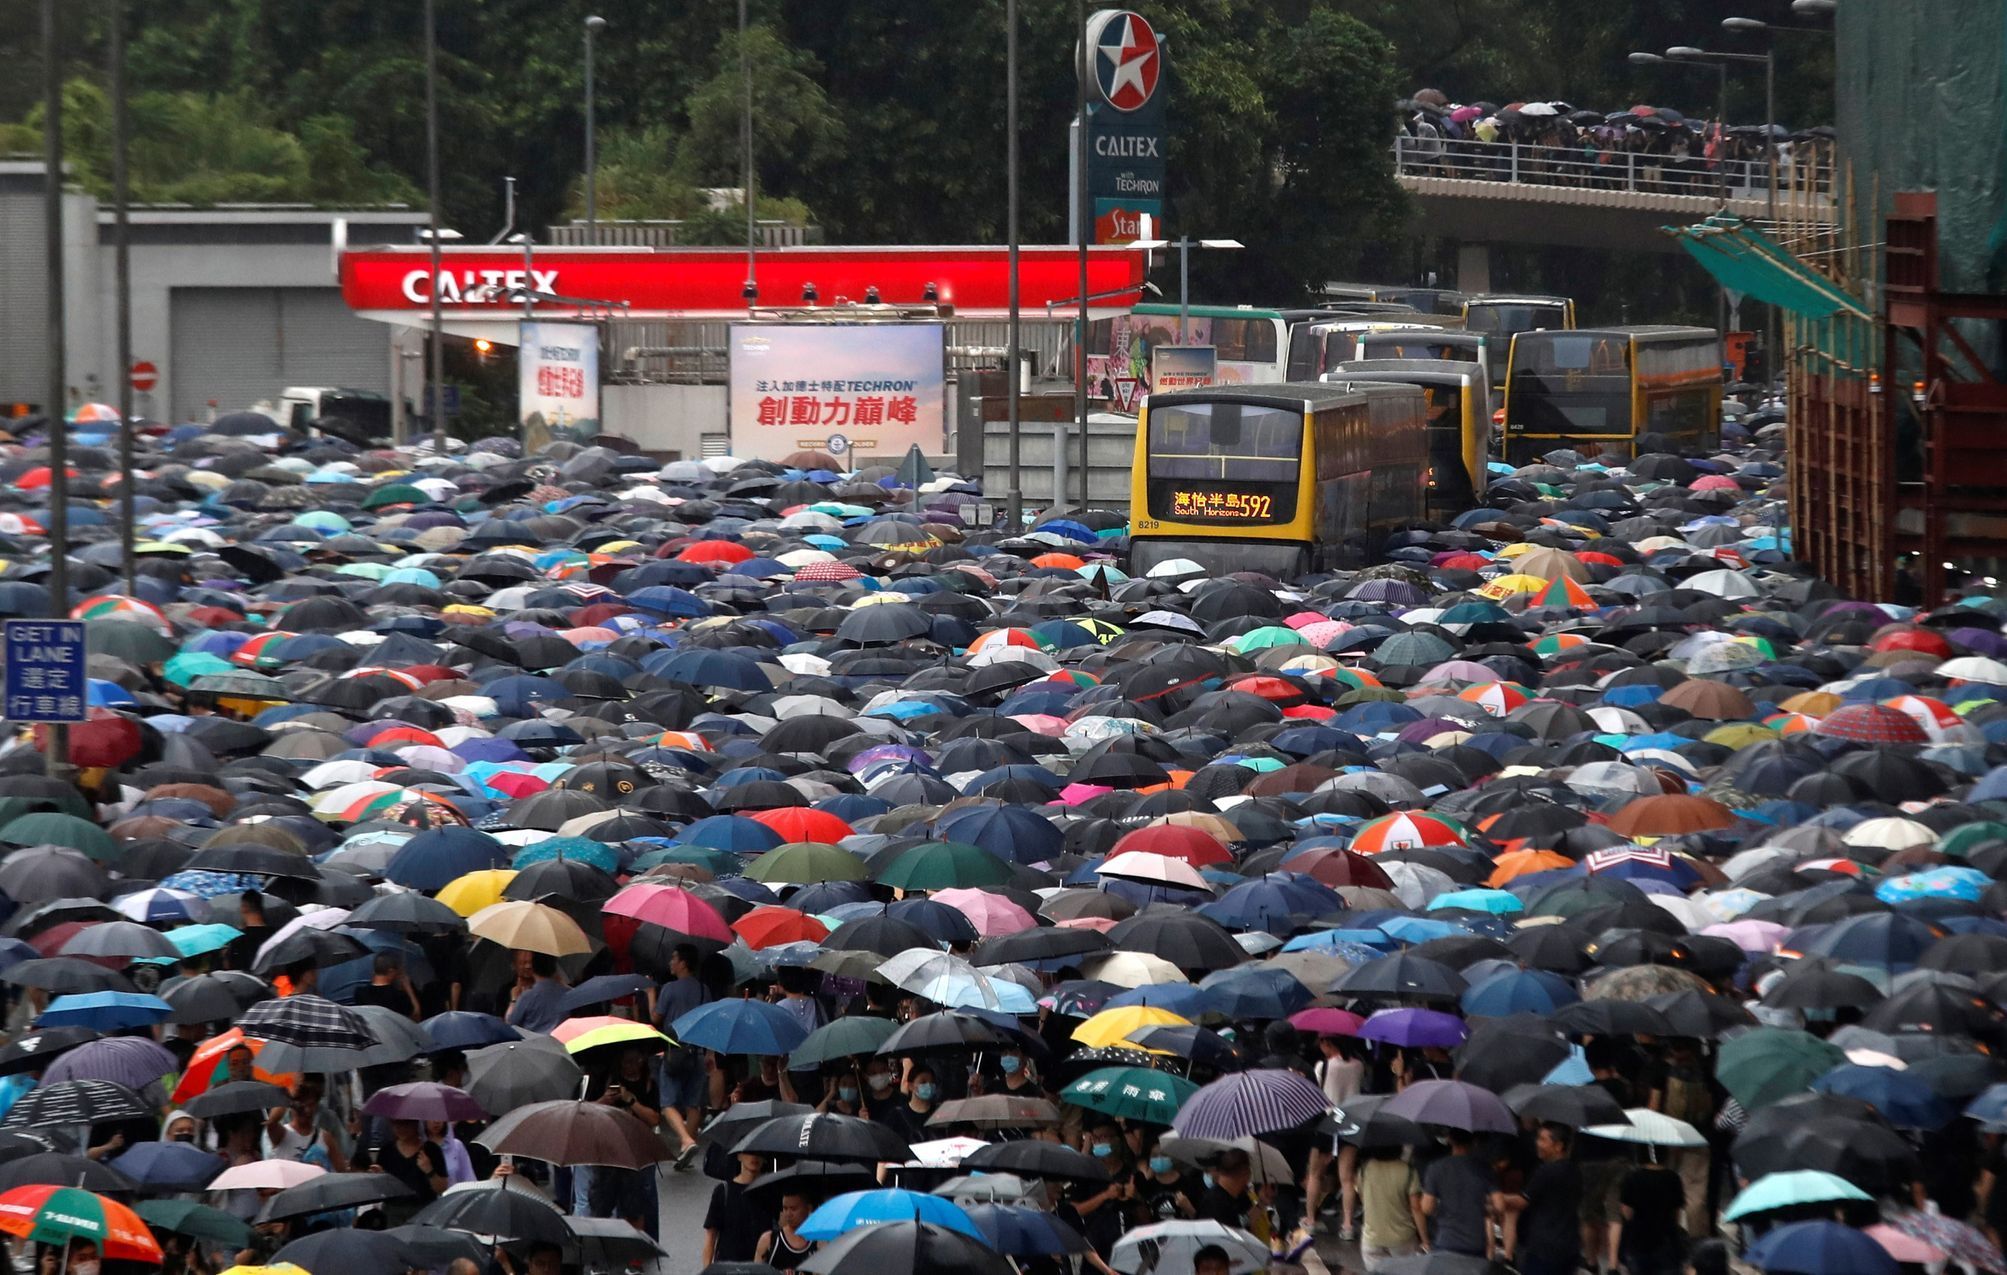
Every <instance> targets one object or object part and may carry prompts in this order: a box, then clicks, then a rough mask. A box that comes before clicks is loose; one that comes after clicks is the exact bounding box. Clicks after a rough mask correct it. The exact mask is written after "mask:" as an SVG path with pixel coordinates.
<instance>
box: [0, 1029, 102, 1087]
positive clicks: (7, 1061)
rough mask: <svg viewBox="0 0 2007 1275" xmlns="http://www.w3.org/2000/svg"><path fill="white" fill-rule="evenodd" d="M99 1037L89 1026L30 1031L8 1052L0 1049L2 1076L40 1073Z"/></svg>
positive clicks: (6, 1049) (8, 1047)
mask: <svg viewBox="0 0 2007 1275" xmlns="http://www.w3.org/2000/svg"><path fill="white" fill-rule="evenodd" d="M100 1035H101V1033H99V1032H96V1031H93V1030H91V1029H90V1028H88V1027H45V1028H43V1029H42V1030H41V1031H38V1032H29V1033H28V1034H27V1035H25V1036H22V1037H21V1038H20V1039H19V1040H16V1041H14V1042H13V1043H12V1044H10V1045H8V1046H7V1047H6V1048H5V1049H0V1076H12V1075H16V1074H18V1073H20V1072H24V1071H40V1070H42V1068H44V1067H46V1066H48V1065H49V1060H50V1059H52V1058H55V1057H56V1056H57V1055H59V1054H64V1053H67V1052H69V1051H70V1050H72V1049H75V1048H76V1047H77V1046H78V1045H82V1044H86V1043H88V1042H90V1041H93V1040H96V1039H98V1037H99V1036H100Z"/></svg>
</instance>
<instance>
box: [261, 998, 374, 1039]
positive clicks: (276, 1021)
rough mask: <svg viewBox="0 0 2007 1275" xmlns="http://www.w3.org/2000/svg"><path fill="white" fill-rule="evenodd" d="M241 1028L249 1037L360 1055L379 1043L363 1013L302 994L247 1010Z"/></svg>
mask: <svg viewBox="0 0 2007 1275" xmlns="http://www.w3.org/2000/svg"><path fill="white" fill-rule="evenodd" d="M238 1026H239V1027H241V1028H242V1029H243V1032H244V1034H245V1035H246V1036H248V1037H251V1038H253V1039H256V1040H267V1041H271V1042H272V1043H273V1044H278V1045H292V1046H294V1047H296V1048H299V1049H334V1050H354V1051H358V1052H360V1051H361V1050H365V1049H368V1048H369V1047H370V1046H371V1045H373V1044H375V1043H376V1037H375V1036H374V1035H372V1034H371V1033H370V1030H369V1024H367V1023H365V1022H364V1021H363V1019H362V1016H361V1015H360V1014H357V1013H356V1012H355V1011H354V1010H351V1009H349V1008H347V1007H345V1006H342V1005H337V1004H335V1003H334V1002H333V1001H331V1000H327V999H325V998H323V997H319V996H313V995H309V994H305V993H302V994H301V995H298V996H287V997H285V998H283V999H280V1000H271V1001H261V1002H259V1003H258V1004H256V1005H253V1006H251V1008H249V1009H247V1010H245V1011H244V1017H243V1018H241V1019H239V1020H238Z"/></svg>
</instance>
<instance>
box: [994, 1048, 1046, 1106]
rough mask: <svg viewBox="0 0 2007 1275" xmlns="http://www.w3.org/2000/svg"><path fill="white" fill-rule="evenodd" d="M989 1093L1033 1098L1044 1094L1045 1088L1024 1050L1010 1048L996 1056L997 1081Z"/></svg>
mask: <svg viewBox="0 0 2007 1275" xmlns="http://www.w3.org/2000/svg"><path fill="white" fill-rule="evenodd" d="M991 1092H992V1093H1006V1094H1015V1095H1018V1096H1020V1097H1026V1098H1034V1097H1037V1096H1039V1095H1040V1094H1042V1093H1044V1092H1045V1086H1044V1085H1042V1084H1040V1083H1039V1079H1038V1071H1037V1069H1036V1068H1034V1067H1033V1066H1032V1064H1031V1059H1030V1058H1029V1057H1027V1056H1026V1054H1025V1052H1024V1050H1022V1049H1015V1048H1010V1049H1005V1050H1004V1051H1003V1052H1002V1053H1001V1054H998V1055H997V1080H996V1082H995V1085H994V1087H993V1088H992V1089H991Z"/></svg>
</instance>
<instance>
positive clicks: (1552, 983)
mask: <svg viewBox="0 0 2007 1275" xmlns="http://www.w3.org/2000/svg"><path fill="white" fill-rule="evenodd" d="M1580 999H1582V998H1581V997H1580V996H1579V995H1577V994H1576V991H1575V985H1574V984H1573V983H1572V982H1570V981H1569V980H1567V979H1565V978H1562V977H1561V976H1560V975H1559V974H1552V973H1549V972H1548V971H1546V970H1529V969H1518V968H1513V969H1507V970H1500V971H1499V972H1498V973H1496V974H1493V975H1491V976H1489V977H1488V978H1483V979H1480V980H1479V981H1477V982H1475V983H1472V984H1471V985H1470V986H1469V987H1468V988H1465V989H1464V993H1463V1001H1462V1004H1463V1012H1464V1013H1466V1014H1472V1015H1483V1016H1485V1017H1488V1018H1504V1017H1507V1016H1508V1015H1511V1014H1518V1013H1529V1014H1551V1013H1553V1012H1554V1011H1555V1010H1557V1009H1559V1008H1561V1007H1562V1006H1563V1005H1572V1004H1574V1003H1575V1002H1576V1001H1578V1000H1580Z"/></svg>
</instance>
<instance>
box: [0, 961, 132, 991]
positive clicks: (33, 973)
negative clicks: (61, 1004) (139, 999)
mask: <svg viewBox="0 0 2007 1275" xmlns="http://www.w3.org/2000/svg"><path fill="white" fill-rule="evenodd" d="M0 982H6V983H12V984H14V985H15V986H16V987H33V988H39V989H40V990H42V991H45V992H48V993H49V994H50V995H52V996H71V995H75V994H77V993H79V992H134V991H138V990H139V989H138V988H136V987H134V986H133V983H132V980H131V979H129V978H127V977H126V976H125V975H123V974H121V973H119V972H118V971H117V970H108V969H106V968H105V967H104V966H102V965H99V964H97V963H95V962H92V961H86V960H84V959H83V958H82V957H77V956H50V957H39V958H33V957H31V958H30V959H28V960H25V961H22V962H20V963H19V964H16V965H12V966H9V967H8V968H7V969H6V970H4V971H0Z"/></svg>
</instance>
